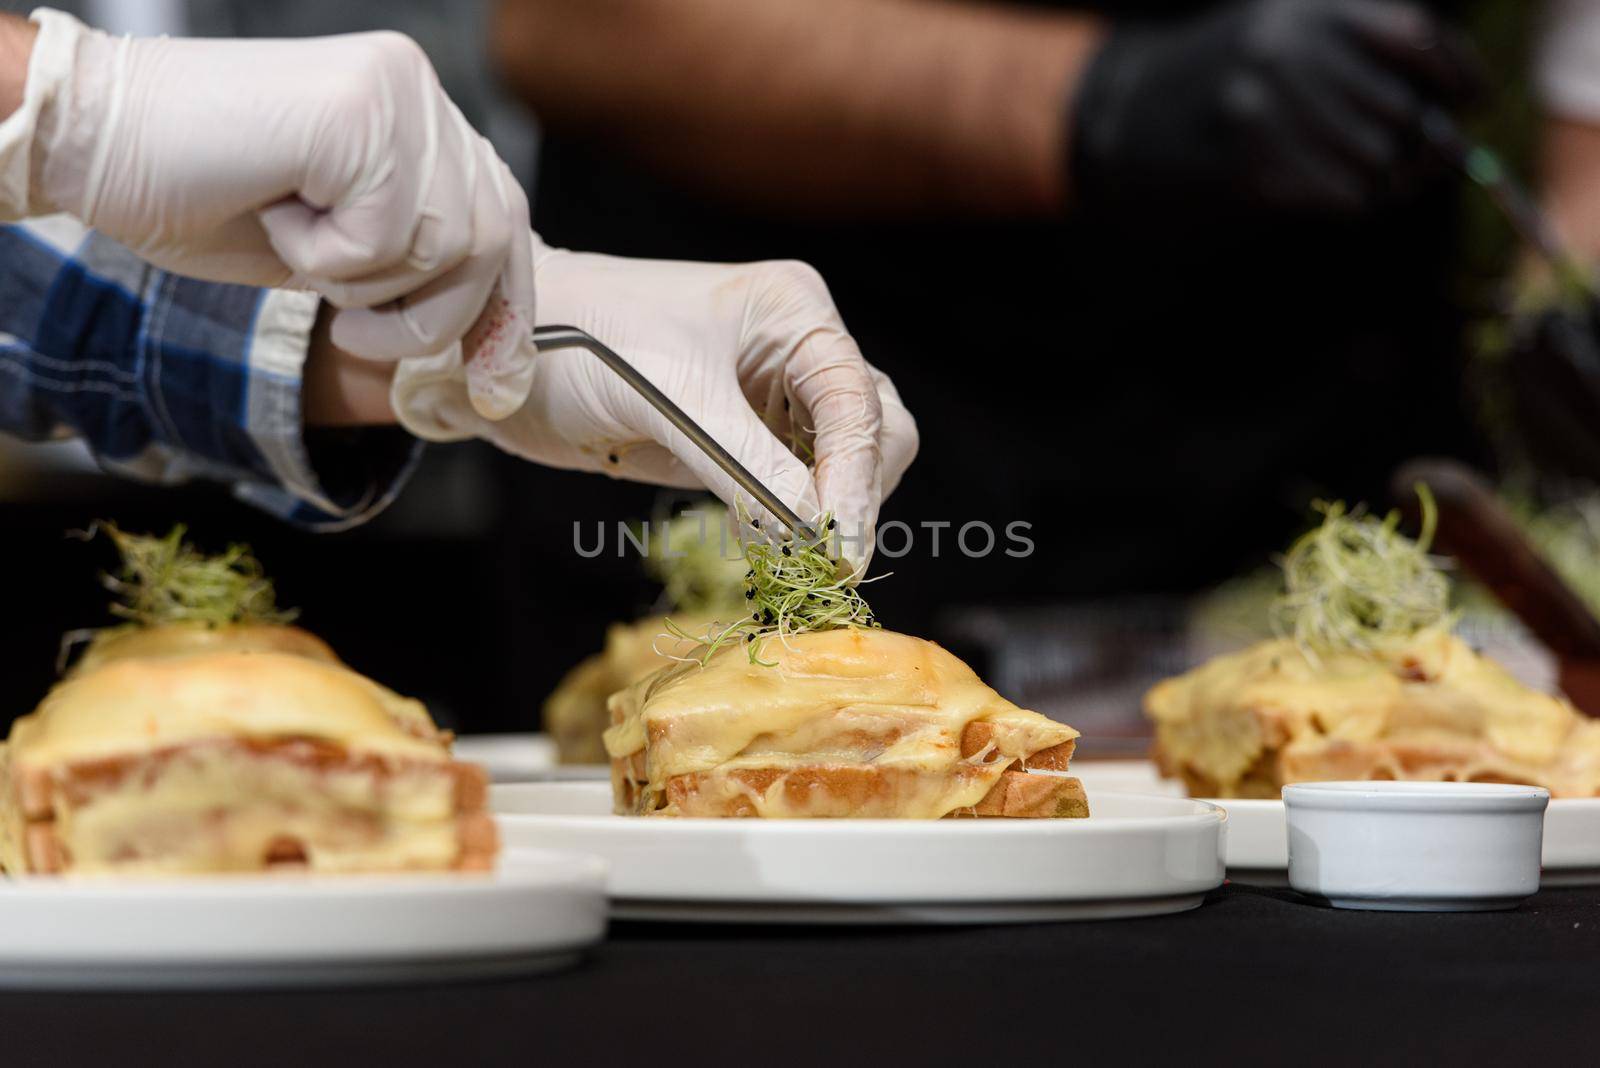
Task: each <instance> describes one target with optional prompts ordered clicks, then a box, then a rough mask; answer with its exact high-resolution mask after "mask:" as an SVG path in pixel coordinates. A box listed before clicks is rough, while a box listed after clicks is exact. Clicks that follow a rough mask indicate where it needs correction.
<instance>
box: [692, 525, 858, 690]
mask: <svg viewBox="0 0 1600 1068" xmlns="http://www.w3.org/2000/svg"><path fill="white" fill-rule="evenodd" d="M832 523H833V519H832V517H831V516H824V517H823V518H822V521H821V523H820V524H819V525H820V527H821V528H822V529H824V530H831V529H833V526H832V525H831V524H832ZM749 526H750V527H751V528H752V529H753V530H754V531H759V530H760V529H761V528H760V526H759V525H758V521H757V520H753V519H752V520H750V521H749ZM744 561H745V565H746V571H745V589H744V602H745V605H746V607H747V608H748V609H749V614H748V615H746V616H744V617H743V618H741V619H739V620H737V621H735V622H733V623H731V624H723V623H716V624H713V625H712V626H711V627H710V628H709V630H708V631H707V632H706V633H705V634H702V635H697V634H690V633H689V632H688V631H686V630H684V629H683V628H682V627H679V626H678V625H677V624H675V623H673V622H672V620H670V619H669V620H667V633H668V634H670V635H671V636H672V637H674V638H677V639H679V640H681V641H690V642H696V643H699V646H700V647H699V648H698V649H696V650H695V652H694V653H693V654H692V655H690V656H679V657H674V659H678V660H694V661H697V662H699V663H701V664H704V663H705V662H706V661H708V660H710V659H711V657H712V655H713V654H715V653H716V652H717V650H719V649H721V648H723V647H724V646H726V645H728V644H730V643H732V642H742V643H743V644H744V646H745V649H746V652H747V655H748V656H749V658H750V662H751V663H752V664H762V665H764V666H767V667H771V666H774V662H769V661H766V660H762V659H761V658H760V650H761V645H762V641H763V640H764V639H766V638H773V637H775V638H778V639H779V640H786V639H788V638H789V637H791V636H793V635H796V634H806V633H809V632H811V631H821V630H837V629H838V628H841V627H878V626H880V624H879V623H878V621H877V619H876V618H875V617H874V616H873V614H872V608H871V606H870V605H868V604H867V600H866V598H865V597H863V596H861V590H860V589H859V587H860V585H861V582H862V580H861V576H860V572H859V571H858V570H851V569H849V568H846V567H843V566H841V563H840V561H839V560H837V559H835V558H834V557H833V556H831V555H829V553H828V551H827V542H826V540H820V541H817V542H811V541H802V540H800V539H798V538H795V537H793V536H792V535H791V536H786V537H782V538H778V537H775V536H771V535H767V536H760V535H757V536H753V537H749V538H747V539H746V541H745V543H744ZM878 577H879V578H882V577H884V576H881V575H880V576H878ZM867 581H876V580H867Z"/></svg>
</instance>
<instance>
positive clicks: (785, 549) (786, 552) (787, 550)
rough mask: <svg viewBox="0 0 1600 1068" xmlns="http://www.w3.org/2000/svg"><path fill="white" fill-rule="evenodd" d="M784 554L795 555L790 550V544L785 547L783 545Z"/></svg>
mask: <svg viewBox="0 0 1600 1068" xmlns="http://www.w3.org/2000/svg"><path fill="white" fill-rule="evenodd" d="M783 555H785V556H793V555H794V553H792V552H790V551H789V547H788V546H787V545H785V546H784V547H783Z"/></svg>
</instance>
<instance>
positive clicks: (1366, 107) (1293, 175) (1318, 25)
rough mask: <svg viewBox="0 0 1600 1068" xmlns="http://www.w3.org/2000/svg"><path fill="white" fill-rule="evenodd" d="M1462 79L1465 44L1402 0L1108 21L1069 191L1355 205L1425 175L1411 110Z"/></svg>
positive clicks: (1287, 4) (1254, 5) (1083, 88)
mask: <svg viewBox="0 0 1600 1068" xmlns="http://www.w3.org/2000/svg"><path fill="white" fill-rule="evenodd" d="M1476 85H1477V71H1476V65H1475V63H1474V60H1473V56H1472V54H1471V52H1470V50H1469V49H1468V48H1467V46H1466V45H1465V44H1464V43H1463V42H1462V40H1461V39H1460V38H1459V37H1458V36H1457V35H1456V34H1454V33H1453V32H1451V31H1450V29H1449V28H1448V27H1447V26H1445V25H1443V24H1441V23H1439V22H1437V21H1436V20H1435V19H1434V18H1433V17H1432V16H1431V15H1429V14H1428V13H1427V12H1426V11H1425V10H1424V9H1422V8H1421V7H1419V6H1416V5H1415V4H1411V3H1398V2H1391V0H1249V2H1241V3H1235V4H1231V5H1229V6H1228V7H1226V8H1224V9H1222V10H1220V11H1217V12H1215V13H1211V14H1207V15H1203V16H1200V17H1198V18H1196V19H1193V20H1191V21H1189V22H1186V23H1183V24H1180V25H1177V26H1173V27H1160V28H1156V27H1150V28H1145V27H1132V28H1127V29H1122V30H1118V31H1116V32H1114V33H1113V34H1112V35H1111V37H1110V38H1109V39H1108V41H1107V43H1106V44H1105V45H1104V46H1103V49H1102V51H1101V52H1100V53H1099V55H1098V56H1097V57H1096V58H1095V59H1094V60H1093V62H1092V63H1091V65H1090V67H1089V70H1088V71H1087V72H1086V74H1085V75H1084V79H1083V82H1082V84H1081V85H1080V87H1079V88H1078V91H1077V97H1076V100H1077V103H1076V110H1075V115H1074V123H1075V126H1074V131H1073V148H1072V181H1073V184H1074V190H1075V196H1076V197H1078V198H1079V200H1080V202H1081V203H1082V204H1083V205H1084V206H1085V207H1089V208H1093V207H1096V206H1107V205H1118V204H1122V205H1130V206H1139V205H1143V206H1144V207H1145V208H1148V207H1149V206H1150V205H1151V204H1152V203H1155V204H1159V203H1162V202H1165V203H1168V204H1173V205H1175V206H1178V207H1182V208H1194V207H1206V206H1222V205H1228V204H1232V205H1235V206H1241V205H1242V206H1246V207H1252V208H1274V209H1289V210H1310V211H1340V212H1356V211H1364V210H1368V209H1371V208H1373V207H1375V206H1377V205H1379V204H1381V203H1382V202H1383V201H1384V200H1385V199H1386V198H1391V197H1394V196H1398V195H1401V194H1403V193H1404V192H1406V191H1407V188H1408V187H1409V186H1410V185H1412V184H1414V183H1415V182H1416V181H1417V180H1419V179H1420V178H1422V177H1425V176H1426V174H1427V173H1428V166H1427V157H1426V154H1425V153H1424V152H1423V151H1422V150H1421V147H1420V142H1419V138H1418V123H1419V115H1420V113H1421V110H1422V109H1423V108H1424V107H1425V106H1427V105H1429V104H1433V105H1443V106H1446V107H1449V106H1453V105H1457V104H1460V103H1462V102H1463V101H1464V100H1466V99H1467V98H1468V97H1469V96H1470V95H1471V94H1472V93H1473V92H1474V91H1475V89H1476Z"/></svg>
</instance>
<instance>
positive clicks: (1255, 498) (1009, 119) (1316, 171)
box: [491, 0, 1600, 625]
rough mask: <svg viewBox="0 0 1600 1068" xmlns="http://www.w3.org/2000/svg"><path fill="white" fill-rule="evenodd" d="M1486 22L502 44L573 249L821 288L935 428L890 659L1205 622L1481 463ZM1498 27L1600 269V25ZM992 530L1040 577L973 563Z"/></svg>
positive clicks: (1386, 14)
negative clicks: (1524, 48)
mask: <svg viewBox="0 0 1600 1068" xmlns="http://www.w3.org/2000/svg"><path fill="white" fill-rule="evenodd" d="M1479 6H1481V5H1475V4H1471V3H1466V2H1461V3H1448V2H1444V3H1437V4H1415V3H1402V2H1390V0H1229V2H1216V0H1120V2H1118V0H1107V2H1104V3H1084V2H1081V0H1059V2H1049V0H1039V2H1032V3H1022V2H1010V3H980V2H976V0H944V2H933V0H609V2H606V3H593V2H588V0H500V2H499V3H498V5H497V9H496V17H495V23H494V26H495V28H494V32H493V34H492V35H491V41H492V44H493V48H494V55H495V58H496V60H497V63H498V65H499V68H500V69H501V71H502V72H503V73H504V75H505V77H506V78H507V80H508V81H509V82H510V83H511V84H512V85H514V86H516V87H517V88H518V89H519V90H520V91H521V93H522V96H523V98H524V100H525V101H526V102H527V103H528V104H529V105H530V106H531V107H532V108H533V109H534V110H535V112H536V113H537V115H538V117H539V119H540V121H541V123H542V124H543V128H544V130H545V133H546V136H545V139H544V141H543V143H542V145H541V149H540V171H539V176H538V182H537V187H536V196H535V200H534V215H535V219H536V221H537V222H538V223H539V224H540V225H541V227H542V229H543V230H544V232H546V233H547V234H548V235H549V237H550V238H551V240H554V241H558V242H569V243H582V244H588V245H602V246H605V247H608V248H614V249H617V250H619V251H622V252H626V253H629V254H634V255H671V256H687V257H695V258H708V259H733V260H738V259H750V258H760V257H763V256H766V255H769V254H770V253H771V250H772V249H774V248H783V249H786V250H789V251H791V252H792V253H793V254H796V255H799V256H801V257H803V258H805V259H807V260H808V261H810V262H813V263H815V264H816V265H817V266H818V267H819V268H821V270H822V271H823V273H824V274H825V276H826V277H827V278H828V279H829V283H830V285H831V287H832V291H833V293H834V296H835V298H836V300H837V301H838V303H839V306H840V308H841V310H842V312H843V313H844V315H845V316H846V318H847V319H848V321H849V322H850V323H851V326H852V330H853V332H854V333H855V335H856V336H857V338H858V339H859V340H860V341H861V343H862V346H863V348H864V349H866V350H867V351H870V352H872V353H873V354H874V359H875V360H876V361H877V362H879V364H880V365H881V366H883V367H884V368H885V369H886V370H887V371H888V372H889V373H890V374H891V375H892V376H893V377H894V378H895V379H896V381H897V382H898V383H899V384H900V386H901V389H902V390H903V392H904V394H905V397H906V400H907V402H908V404H909V405H910V406H911V407H912V408H913V409H914V410H916V411H917V412H918V414H919V418H920V420H921V422H922V425H923V426H924V428H925V433H924V450H923V461H922V463H921V464H919V465H918V467H917V468H916V469H915V470H914V471H912V472H911V474H910V475H909V477H908V478H907V480H906V482H905V484H904V486H903V487H902V488H901V490H900V491H899V493H898V494H897V496H896V500H895V504H894V507H893V509H892V511H891V513H890V514H889V515H887V516H886V517H885V518H886V519H899V520H903V521H905V522H906V523H908V524H909V525H910V526H911V527H912V528H913V531H914V533H915V535H916V537H915V542H914V547H913V549H912V551H911V552H910V553H908V554H906V555H905V556H904V558H902V559H893V558H891V555H892V550H895V549H898V548H899V547H900V545H901V544H902V543H903V542H904V538H903V537H902V535H901V534H900V533H899V532H886V533H885V534H884V536H883V539H882V547H881V548H880V554H879V557H878V561H879V567H880V568H883V569H892V570H894V571H897V572H899V577H898V578H896V579H895V580H892V581H890V582H886V583H883V584H881V585H879V586H876V587H874V594H873V596H874V602H875V607H876V608H877V609H878V611H879V614H880V616H881V617H882V618H884V619H885V620H887V621H889V622H890V624H891V625H893V622H894V621H895V620H903V619H907V618H914V619H926V618H928V617H929V616H930V614H932V613H933V612H936V611H937V610H939V609H941V608H944V607H946V606H949V605H953V604H960V603H962V602H971V601H990V602H992V601H1003V602H1010V603H1016V602H1028V601H1040V600H1052V599H1055V600H1059V599H1063V598H1070V597H1095V596H1102V595H1111V594H1118V595H1121V594H1132V593H1140V592H1152V593H1155V592H1162V593H1165V592H1173V591H1186V590H1193V589H1196V588H1199V587H1202V586H1204V585H1207V584H1210V583H1213V582H1216V581H1218V580H1220V579H1222V578H1224V577H1226V576H1229V575H1231V574H1235V573H1237V572H1238V571H1240V570H1241V569H1244V568H1249V567H1254V566H1257V565H1258V564H1259V563H1260V562H1261V561H1262V560H1263V559H1265V558H1266V556H1267V554H1268V553H1269V552H1271V551H1273V550H1275V549H1277V548H1280V547H1281V546H1282V545H1283V544H1285V542H1286V539H1287V537H1288V536H1289V534H1290V533H1292V531H1293V530H1294V528H1296V527H1297V526H1300V525H1302V524H1303V523H1304V522H1305V514H1306V513H1305V509H1306V506H1307V504H1308V503H1309V501H1310V500H1311V499H1312V497H1314V496H1316V495H1319V494H1320V495H1331V496H1342V497H1346V498H1349V499H1370V500H1373V501H1374V502H1377V501H1380V500H1382V499H1383V496H1384V487H1385V482H1386V480H1387V478H1388V475H1389V473H1390V471H1391V470H1392V469H1393V467H1394V465H1395V464H1396V463H1398V462H1399V461H1401V460H1404V459H1405V458H1407V457H1409V456H1411V455H1414V454H1418V453H1430V454H1446V455H1458V456H1467V457H1473V456H1476V455H1477V454H1478V451H1479V449H1480V444H1479V441H1478V438H1477V434H1476V432H1475V428H1474V427H1473V426H1472V425H1471V422H1470V419H1469V417H1468V415H1467V413H1466V411H1465V408H1466V405H1465V404H1464V403H1463V399H1462V350H1463V338H1462V335H1463V319H1464V315H1465V312H1466V309H1465V308H1464V307H1463V304H1464V302H1463V300H1462V299H1461V295H1460V292H1459V291H1458V289H1457V288H1456V287H1455V285H1454V284H1453V283H1454V279H1453V276H1452V267H1453V264H1454V262H1455V259H1456V257H1457V256H1458V253H1459V249H1460V226H1459V214H1458V194H1459V192H1460V189H1459V179H1458V178H1457V177H1456V176H1454V175H1453V174H1451V173H1449V172H1448V170H1447V168H1446V167H1445V166H1444V164H1443V162H1442V161H1441V160H1439V159H1437V158H1435V157H1434V156H1433V155H1432V154H1431V153H1430V151H1429V149H1428V147H1427V145H1426V144H1425V143H1424V138H1423V135H1422V128H1421V117H1422V115H1423V114H1424V113H1425V111H1426V110H1427V109H1430V108H1437V109H1442V110H1443V111H1445V112H1447V113H1459V112H1460V111H1462V109H1464V108H1466V107H1467V106H1468V105H1469V103H1470V102H1471V101H1472V99H1473V97H1474V96H1475V94H1477V93H1478V92H1479V90H1480V84H1479V83H1480V77H1479V72H1478V71H1477V70H1476V66H1477V64H1476V63H1475V61H1474V59H1473V56H1472V50H1471V48H1470V47H1469V46H1468V45H1467V44H1466V43H1465V41H1464V40H1463V38H1462V34H1461V32H1460V31H1459V29H1458V28H1457V26H1458V24H1459V20H1460V19H1461V18H1463V17H1464V16H1466V15H1467V14H1469V10H1468V9H1470V8H1475V7H1479ZM1497 11H1498V12H1499V14H1500V21H1501V24H1502V25H1503V24H1506V23H1510V24H1513V25H1516V26H1519V27H1521V28H1523V32H1524V33H1525V34H1527V35H1532V34H1533V33H1534V30H1533V28H1532V27H1531V26H1528V24H1529V23H1531V22H1532V20H1534V19H1535V18H1536V17H1537V16H1538V15H1539V12H1541V11H1543V17H1544V19H1545V20H1546V21H1545V22H1544V24H1543V28H1542V29H1541V30H1540V31H1539V35H1540V36H1541V38H1542V41H1543V44H1542V45H1541V47H1540V48H1539V50H1538V52H1537V58H1536V60H1535V65H1536V67H1537V76H1538V82H1539V85H1540V87H1541V89H1542V100H1543V102H1544V104H1545V105H1546V107H1547V108H1548V121H1547V123H1546V125H1545V131H1544V132H1545V136H1544V141H1545V145H1546V148H1545V154H1544V158H1545V161H1546V163H1547V167H1546V170H1545V174H1546V184H1545V189H1546V192H1547V194H1548V203H1549V205H1550V207H1551V208H1552V210H1553V211H1554V212H1555V216H1556V219H1557V221H1558V223H1559V224H1560V225H1561V226H1562V227H1563V228H1565V230H1566V232H1567V235H1568V237H1569V239H1570V240H1571V241H1573V242H1574V243H1575V246H1576V247H1578V248H1579V249H1581V250H1582V251H1583V252H1585V253H1586V254H1588V255H1590V256H1595V255H1600V194H1597V193H1596V190H1597V189H1600V151H1597V146H1600V58H1597V49H1600V14H1597V5H1596V4H1594V3H1592V2H1589V0H1562V2H1557V3H1553V4H1549V5H1536V4H1510V3H1502V4H1499V5H1498V7H1497ZM1493 75H1494V77H1493V81H1494V82H1495V83H1497V84H1501V83H1505V82H1507V81H1511V80H1513V79H1512V77H1511V75H1512V72H1510V71H1508V70H1505V69H1497V70H1495V71H1494V72H1493ZM973 520H982V521H986V522H987V523H989V524H990V525H991V526H992V527H994V528H995V529H1004V527H1005V526H1006V525H1007V524H1008V523H1011V522H1013V521H1017V520H1022V521H1027V522H1030V523H1032V524H1033V528H1032V530H1031V532H1030V537H1031V538H1032V539H1033V541H1034V543H1035V546H1036V549H1035V551H1034V552H1033V554H1032V555H1031V556H1028V557H1027V558H1025V559H1016V558H1011V557H1007V556H1005V555H1002V554H999V553H991V554H990V555H988V556H986V557H982V558H976V559H974V558H969V557H968V556H967V555H965V554H964V553H962V552H961V551H959V549H958V547H957V546H956V545H955V544H954V542H953V535H954V534H955V533H956V531H957V530H958V529H959V528H960V527H961V526H962V524H963V523H965V522H969V521H973ZM930 521H931V522H942V523H947V524H948V525H947V526H945V527H943V528H942V529H941V530H940V531H939V532H938V533H940V534H942V543H940V544H939V545H938V548H937V554H936V555H937V559H935V558H934V557H935V542H934V538H933V537H932V536H931V535H932V533H934V532H932V531H930V530H929V529H927V528H925V527H924V526H922V525H921V524H926V523H929V522H930Z"/></svg>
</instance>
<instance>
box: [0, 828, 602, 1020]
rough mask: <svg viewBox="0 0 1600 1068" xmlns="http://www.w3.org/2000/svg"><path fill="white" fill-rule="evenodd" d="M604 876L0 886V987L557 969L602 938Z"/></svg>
mask: <svg viewBox="0 0 1600 1068" xmlns="http://www.w3.org/2000/svg"><path fill="white" fill-rule="evenodd" d="M604 888H605V865H604V864H603V863H602V862H601V861H600V860H598V859H596V858H595V857H592V856H573V855H558V854H552V853H547V852H533V851H507V852H506V853H505V854H503V855H502V857H501V860H500V864H499V867H498V868H497V870H496V871H494V872H493V873H486V874H478V875H474V874H466V873H462V874H451V873H441V874H418V875H407V876H398V875H349V876H330V875H319V876H297V875H276V876H226V875H218V876H211V877H201V878H186V879H148V880H126V879H119V880H111V879H105V880H101V879H57V878H48V877H43V876H33V877H27V878H21V879H13V880H9V881H3V880H0V987H5V988H11V989H23V988H31V989H40V988H55V989H61V988H77V989H90V988H120V989H162V988H166V989H171V988H181V987H215V986H234V987H269V986H315V985H332V984H341V983H363V984H365V983H389V982H420V981H428V982H435V981H439V980H445V979H466V978H473V979H477V978H484V977H492V976H500V975H509V974H520V973H524V972H530V971H539V970H544V969H548V968H554V967H560V966H562V965H565V964H567V963H570V962H572V961H573V960H575V959H576V958H577V956H578V955H579V954H580V953H581V951H582V950H583V948H584V947H586V946H589V945H592V944H594V943H595V942H598V941H599V940H600V939H601V938H602V937H603V936H604V934H605V924H606V904H605V896H604Z"/></svg>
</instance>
